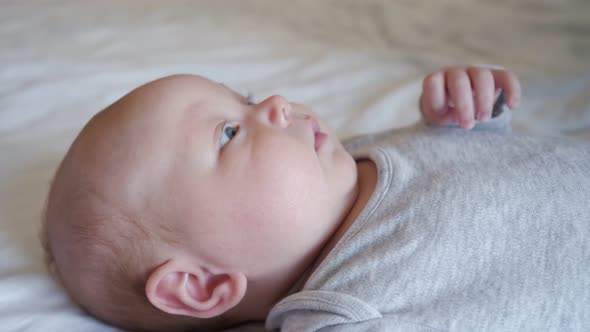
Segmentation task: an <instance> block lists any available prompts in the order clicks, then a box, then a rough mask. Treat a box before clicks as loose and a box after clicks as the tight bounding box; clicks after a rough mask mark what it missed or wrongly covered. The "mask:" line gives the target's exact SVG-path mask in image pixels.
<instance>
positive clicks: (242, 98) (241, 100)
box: [219, 83, 248, 103]
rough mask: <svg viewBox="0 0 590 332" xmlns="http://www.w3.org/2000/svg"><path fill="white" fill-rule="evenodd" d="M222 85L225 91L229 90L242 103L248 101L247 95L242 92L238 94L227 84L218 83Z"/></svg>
mask: <svg viewBox="0 0 590 332" xmlns="http://www.w3.org/2000/svg"><path fill="white" fill-rule="evenodd" d="M219 84H220V85H221V86H222V87H224V88H225V89H226V90H227V91H229V92H230V93H231V94H232V95H233V96H235V97H236V99H238V100H239V101H240V102H243V103H247V102H248V97H246V96H244V95H243V94H240V93H238V92H236V91H234V90H232V89H230V88H229V87H228V86H227V85H225V84H223V83H219Z"/></svg>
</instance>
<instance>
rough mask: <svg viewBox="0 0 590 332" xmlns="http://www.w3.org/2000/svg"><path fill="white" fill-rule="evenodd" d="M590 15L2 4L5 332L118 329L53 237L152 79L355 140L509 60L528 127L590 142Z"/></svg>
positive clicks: (403, 7)
mask: <svg viewBox="0 0 590 332" xmlns="http://www.w3.org/2000/svg"><path fill="white" fill-rule="evenodd" d="M589 18H590V2H588V1H586V0H562V1H537V0H498V1H493V2H491V1H484V0H442V1H436V2H434V1H430V0H398V1H387V0H365V1H355V0H323V1H317V0H291V1H288V2H286V1H281V2H279V1H265V0H242V1H214V0H200V1H181V0H172V1H166V2H163V1H155V0H145V1H139V0H137V1H130V0H123V1H121V0H118V1H115V0H103V1H93V2H91V1H73V0H61V1H57V0H56V1H51V2H49V1H17V0H14V1H9V0H6V1H2V3H1V4H0V43H1V47H0V165H1V167H0V331H82V332H104V331H115V330H116V329H114V328H111V327H108V326H106V325H104V324H102V323H100V322H98V321H96V320H94V319H92V318H90V317H89V316H87V315H86V314H84V313H83V312H82V311H81V310H80V309H78V308H77V307H76V306H75V305H73V304H72V302H71V301H70V300H69V299H68V297H67V296H66V294H65V292H64V291H63V290H62V288H61V287H60V286H59V285H58V284H57V283H56V282H55V281H54V280H53V279H52V278H51V277H50V275H49V274H48V272H47V270H46V269H45V267H44V265H43V252H42V250H41V248H40V245H39V241H38V235H37V234H38V228H39V220H40V215H41V211H42V207H43V203H44V199H45V195H46V193H47V190H48V186H49V183H50V180H51V177H52V174H53V172H54V171H55V169H56V167H57V164H58V163H59V161H60V159H61V158H62V157H63V154H64V153H65V151H66V149H67V148H68V146H69V144H70V143H71V142H72V140H73V138H74V137H75V135H76V134H77V133H78V132H79V130H80V129H81V127H82V126H83V124H84V123H85V122H86V121H88V120H89V119H90V117H91V116H92V115H94V114H95V113H96V112H98V111H99V110H100V109H102V108H104V107H105V106H107V105H108V104H110V103H112V102H113V101H115V100H116V99H118V98H119V97H121V96H122V95H123V94H125V93H126V92H128V91H129V90H131V89H133V88H135V87H137V86H138V85H140V84H142V83H144V82H146V81H149V80H152V79H155V78H158V77H160V76H164V75H168V74H174V73H194V74H201V75H204V76H207V77H210V78H211V79H213V80H216V81H218V82H222V83H224V84H226V85H228V86H229V87H231V88H233V89H235V90H237V91H239V92H242V93H244V94H247V93H252V94H253V95H254V98H255V99H262V98H265V97H267V96H270V95H272V94H280V95H283V96H285V97H287V98H288V99H289V100H291V101H297V102H300V103H304V104H307V105H309V106H310V107H311V108H312V109H314V111H315V112H316V113H318V114H320V115H321V116H323V117H324V118H325V119H326V121H327V123H328V124H329V125H331V126H332V127H333V128H335V130H336V132H337V133H338V134H339V135H340V136H341V137H342V138H345V137H349V136H354V135H357V134H362V133H369V132H375V131H379V130H384V129H388V128H397V127H403V126H406V125H410V124H412V123H414V122H415V121H416V120H417V119H418V108H417V99H418V97H419V95H420V90H421V80H422V78H423V77H424V76H425V75H426V74H427V73H428V72H430V71H432V70H435V69H438V68H441V67H445V66H452V65H464V64H494V65H499V66H503V67H506V68H509V69H511V70H513V71H514V72H516V73H517V74H518V75H519V76H520V77H521V80H522V84H523V91H524V92H523V102H522V106H521V107H520V108H519V109H517V110H515V112H514V117H513V127H514V131H520V132H527V133H531V134H538V135H566V136H572V137H578V138H580V139H586V140H589V144H590V19H589ZM259 328H261V326H260V325H251V326H247V327H241V328H238V329H237V330H240V331H245V330H257V329H259Z"/></svg>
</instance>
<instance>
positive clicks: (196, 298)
mask: <svg viewBox="0 0 590 332" xmlns="http://www.w3.org/2000/svg"><path fill="white" fill-rule="evenodd" d="M246 285H247V281H246V276H244V274H242V273H237V272H232V273H217V274H214V273H211V272H210V271H209V270H208V269H206V268H204V267H201V266H191V265H190V264H188V263H186V262H185V263H184V264H183V263H181V262H178V261H175V260H169V261H167V262H165V263H164V264H162V265H160V266H159V267H158V268H156V270H155V271H153V272H152V273H151V274H150V276H149V278H148V281H147V283H146V286H145V292H146V295H147V297H148V299H149V301H150V302H151V303H152V304H153V305H154V306H156V307H157V308H158V309H160V310H162V311H165V312H167V313H169V314H177V315H185V316H191V317H196V318H211V317H215V316H218V315H221V314H222V313H224V312H226V311H228V310H229V309H231V308H233V307H234V306H236V305H237V304H238V303H240V301H241V300H242V298H243V297H244V294H245V293H246Z"/></svg>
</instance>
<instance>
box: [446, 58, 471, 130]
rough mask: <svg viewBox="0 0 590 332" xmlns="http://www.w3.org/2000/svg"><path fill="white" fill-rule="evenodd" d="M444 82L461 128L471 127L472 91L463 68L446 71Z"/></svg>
mask: <svg viewBox="0 0 590 332" xmlns="http://www.w3.org/2000/svg"><path fill="white" fill-rule="evenodd" d="M445 78H446V84H447V90H448V91H449V95H450V99H451V101H452V102H453V104H454V105H455V111H454V112H455V113H456V115H457V117H458V118H459V123H460V125H461V127H462V128H465V129H471V128H473V126H474V124H475V123H474V121H473V92H472V91H471V82H470V81H469V76H468V75H467V72H466V71H465V70H464V69H460V68H452V69H449V70H448V71H447V72H446V77H445Z"/></svg>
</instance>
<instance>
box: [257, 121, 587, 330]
mask: <svg viewBox="0 0 590 332" xmlns="http://www.w3.org/2000/svg"><path fill="white" fill-rule="evenodd" d="M510 116H511V113H510V112H509V111H506V112H504V113H503V114H502V115H501V116H499V117H498V118H495V119H494V120H493V121H491V122H488V123H485V124H479V125H477V126H476V128H475V129H474V130H472V131H466V130H463V129H460V128H456V127H430V126H428V125H426V124H424V123H421V124H418V125H416V126H413V127H410V128H405V129H398V130H392V131H388V132H384V133H380V134H374V135H369V136H363V137H359V138H356V139H353V140H351V141H349V142H347V144H346V147H347V149H348V150H349V151H350V152H351V154H352V155H353V156H354V157H355V159H357V160H358V159H363V158H370V159H371V160H373V161H374V162H375V164H376V165H377V168H378V172H379V173H378V183H377V187H376V189H375V191H374V193H373V194H372V197H371V198H370V201H369V202H368V204H367V206H366V207H365V208H364V210H363V211H362V213H361V215H360V216H359V218H358V220H356V221H355V223H354V224H353V225H352V226H351V227H350V229H349V230H348V231H347V232H346V234H345V235H344V236H343V238H342V239H341V240H340V241H339V242H338V243H337V245H336V246H335V247H334V248H333V250H332V251H331V252H330V253H329V254H328V256H327V257H326V259H325V260H324V261H323V262H322V263H321V264H320V265H319V267H318V268H317V269H316V270H315V271H314V272H313V273H312V274H311V275H310V276H309V279H308V280H307V281H306V283H305V284H304V285H303V287H302V289H301V290H300V291H298V292H297V293H294V294H291V295H289V296H287V297H286V298H284V299H283V300H282V301H280V302H279V303H278V304H276V305H275V306H274V307H273V309H272V310H271V312H270V314H269V316H268V318H267V320H266V327H267V328H269V329H277V328H280V329H282V330H283V331H316V330H322V331H435V330H436V331H438V330H452V331H490V330H491V331H527V330H528V331H533V330H534V331H538V330H551V331H590V144H589V143H588V142H583V141H574V140H569V139H566V138H557V137H546V138H539V137H528V136H521V135H516V134H513V133H511V132H510V130H509V127H510Z"/></svg>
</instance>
